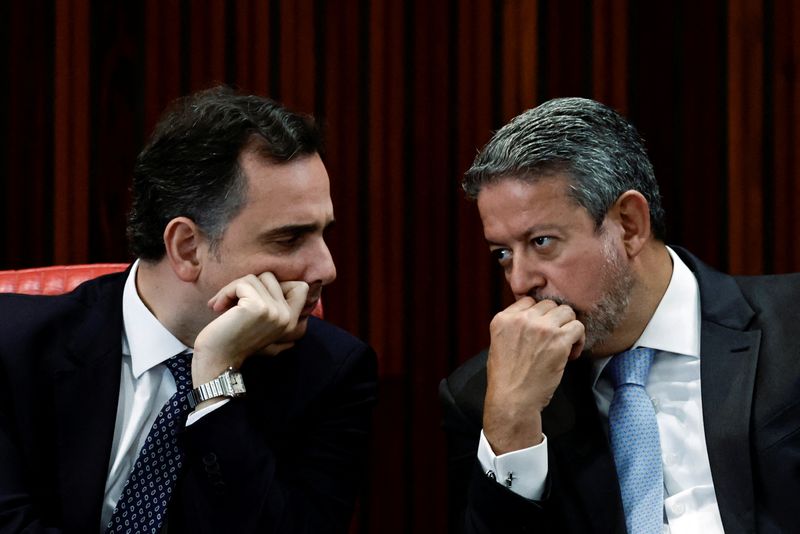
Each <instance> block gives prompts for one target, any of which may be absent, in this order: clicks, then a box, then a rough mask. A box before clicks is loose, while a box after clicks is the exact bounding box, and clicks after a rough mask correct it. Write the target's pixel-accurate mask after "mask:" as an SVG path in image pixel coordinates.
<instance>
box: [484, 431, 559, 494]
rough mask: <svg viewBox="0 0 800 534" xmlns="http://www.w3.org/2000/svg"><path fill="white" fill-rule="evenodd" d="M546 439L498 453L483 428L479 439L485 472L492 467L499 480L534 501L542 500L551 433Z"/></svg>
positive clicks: (491, 469) (496, 478) (499, 482)
mask: <svg viewBox="0 0 800 534" xmlns="http://www.w3.org/2000/svg"><path fill="white" fill-rule="evenodd" d="M543 438H544V439H542V442H541V443H540V444H538V445H534V446H533V447H528V448H527V449H520V450H518V451H511V452H507V453H505V454H501V455H500V456H497V455H495V453H494V451H493V450H492V446H491V445H489V441H488V440H487V439H486V436H484V435H483V430H481V440H480V442H479V443H478V461H479V462H480V464H481V467H482V468H483V472H484V473H487V474H488V473H489V471H491V472H492V473H493V474H494V477H495V480H497V482H498V484H502V485H504V486H506V487H507V488H508V489H510V490H511V491H513V492H514V493H516V494H517V495H519V496H520V497H525V498H526V499H530V500H533V501H538V500H541V498H542V495H543V494H544V485H545V482H546V481H547V469H548V467H547V436H543Z"/></svg>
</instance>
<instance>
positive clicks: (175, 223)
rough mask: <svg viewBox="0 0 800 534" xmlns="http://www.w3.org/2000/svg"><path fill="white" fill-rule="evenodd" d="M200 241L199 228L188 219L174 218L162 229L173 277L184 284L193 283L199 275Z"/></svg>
mask: <svg viewBox="0 0 800 534" xmlns="http://www.w3.org/2000/svg"><path fill="white" fill-rule="evenodd" d="M201 241H202V234H201V232H200V228H198V226H197V224H196V223H195V222H194V221H193V220H191V219H189V218H188V217H176V218H174V219H172V220H171V221H169V223H167V227H166V228H164V246H165V248H166V251H167V259H168V260H169V264H170V266H171V267H172V270H173V272H174V273H175V275H176V276H177V277H178V278H179V279H180V280H182V281H184V282H194V281H195V280H197V277H198V276H199V275H200V263H201V262H200V254H199V250H198V247H199V245H200V242H201Z"/></svg>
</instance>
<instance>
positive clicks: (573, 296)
mask: <svg viewBox="0 0 800 534" xmlns="http://www.w3.org/2000/svg"><path fill="white" fill-rule="evenodd" d="M568 186H569V182H568V180H567V178H565V177H563V176H558V175H556V176H552V177H542V178H541V179H539V180H537V181H535V182H530V181H525V180H522V179H517V178H513V177H512V178H504V179H500V180H498V181H497V182H493V183H490V184H488V185H485V186H484V187H483V188H482V189H481V191H480V193H478V198H477V202H478V211H479V212H480V216H481V220H482V222H483V230H484V236H485V238H486V241H487V242H488V243H489V248H490V250H491V251H492V255H493V256H494V257H495V258H496V259H497V261H498V262H499V263H500V265H501V266H502V268H503V271H504V274H505V277H506V281H507V282H508V284H509V286H510V287H511V291H512V292H513V293H514V297H515V298H516V299H520V298H522V297H524V296H530V297H532V298H534V299H535V300H537V301H539V300H544V299H551V300H555V301H556V302H558V303H561V304H567V305H569V306H571V307H572V308H573V309H574V310H575V312H576V315H577V316H578V320H579V321H581V322H582V323H583V324H584V326H585V327H586V348H587V349H591V348H592V346H594V345H595V344H597V343H598V342H602V341H604V340H606V339H607V338H608V337H609V336H610V335H611V334H612V332H613V331H614V329H615V328H616V327H617V326H618V324H619V322H620V321H621V319H622V316H623V313H624V312H625V310H627V308H628V302H629V296H630V290H631V287H632V285H633V275H632V274H631V271H630V268H629V266H628V264H627V258H626V256H625V254H624V250H623V249H622V247H621V244H620V236H619V234H618V233H615V232H616V231H617V228H616V227H615V226H613V225H608V224H604V227H603V229H602V230H600V231H598V229H597V228H596V227H595V224H594V220H593V219H592V218H591V217H590V216H589V213H588V212H587V211H586V209H585V208H583V207H582V206H580V205H578V203H577V202H576V201H575V200H574V199H572V198H570V197H569V196H568Z"/></svg>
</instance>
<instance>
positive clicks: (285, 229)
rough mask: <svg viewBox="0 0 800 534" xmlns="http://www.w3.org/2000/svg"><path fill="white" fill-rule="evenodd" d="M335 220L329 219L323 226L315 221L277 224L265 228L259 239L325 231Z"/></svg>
mask: <svg viewBox="0 0 800 534" xmlns="http://www.w3.org/2000/svg"><path fill="white" fill-rule="evenodd" d="M335 222H336V221H335V220H334V219H331V220H330V221H328V222H327V223H326V224H325V225H324V226H320V225H319V224H316V223H311V224H287V225H284V226H278V227H276V228H272V229H271V230H267V231H266V232H264V233H263V234H261V235H260V236H259V240H260V241H263V242H265V243H268V242H270V241H272V240H274V239H278V238H282V237H289V236H291V237H296V236H302V235H307V234H313V233H315V232H318V231H320V230H321V231H323V232H324V231H325V230H327V229H329V228H330V227H331V226H333V225H334V223H335Z"/></svg>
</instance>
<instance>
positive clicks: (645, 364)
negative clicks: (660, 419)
mask: <svg viewBox="0 0 800 534" xmlns="http://www.w3.org/2000/svg"><path fill="white" fill-rule="evenodd" d="M654 354H655V351H654V350H653V349H648V348H636V349H631V350H629V351H626V352H622V353H620V354H617V355H616V356H614V357H613V358H612V359H611V361H610V362H609V364H608V371H607V372H608V376H609V378H610V379H611V383H612V384H613V385H614V400H612V401H611V408H610V409H609V412H608V425H609V433H610V435H611V449H612V451H613V453H614V463H615V464H616V466H617V477H618V478H619V487H620V491H621V493H622V507H623V509H624V510H625V524H626V525H627V527H628V533H629V534H656V533H659V532H661V530H662V528H663V522H664V521H663V517H664V474H663V471H662V467H661V443H660V441H659V439H658V423H657V422H656V412H655V410H654V409H653V404H652V402H651V401H650V397H648V396H647V392H646V391H645V389H644V385H645V384H646V383H647V375H648V373H649V372H650V364H652V363H653V356H654Z"/></svg>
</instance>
